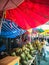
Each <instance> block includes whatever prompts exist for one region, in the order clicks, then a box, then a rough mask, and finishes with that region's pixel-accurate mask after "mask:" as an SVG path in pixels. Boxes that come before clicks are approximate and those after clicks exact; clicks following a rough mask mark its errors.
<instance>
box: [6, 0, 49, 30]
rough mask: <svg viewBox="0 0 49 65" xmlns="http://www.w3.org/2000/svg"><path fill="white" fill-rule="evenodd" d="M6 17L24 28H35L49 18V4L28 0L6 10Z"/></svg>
mask: <svg viewBox="0 0 49 65" xmlns="http://www.w3.org/2000/svg"><path fill="white" fill-rule="evenodd" d="M35 1H39V0H35ZM6 18H7V19H10V20H12V21H14V22H15V23H16V24H18V25H19V26H20V27H21V28H22V29H25V30H26V29H30V28H34V27H36V26H39V25H41V24H44V23H45V22H47V21H48V20H49V5H47V4H46V3H44V4H41V3H38V2H36V3H35V2H34V1H32V0H26V1H24V2H23V3H22V4H21V5H20V6H19V7H17V8H15V9H11V10H8V11H6Z"/></svg>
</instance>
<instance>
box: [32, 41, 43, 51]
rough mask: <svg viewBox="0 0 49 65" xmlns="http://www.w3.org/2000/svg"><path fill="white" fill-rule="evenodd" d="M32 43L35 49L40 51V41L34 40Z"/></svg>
mask: <svg viewBox="0 0 49 65" xmlns="http://www.w3.org/2000/svg"><path fill="white" fill-rule="evenodd" d="M32 45H33V47H34V48H35V49H36V50H38V51H40V52H41V50H42V47H43V45H42V44H41V42H40V41H39V40H35V41H34V43H33V44H32Z"/></svg>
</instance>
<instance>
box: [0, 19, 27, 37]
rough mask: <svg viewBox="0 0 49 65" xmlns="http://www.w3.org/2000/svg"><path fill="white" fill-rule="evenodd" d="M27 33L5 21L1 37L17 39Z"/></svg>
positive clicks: (12, 23)
mask: <svg viewBox="0 0 49 65" xmlns="http://www.w3.org/2000/svg"><path fill="white" fill-rule="evenodd" d="M25 32H26V31H25V30H22V29H21V28H20V27H18V25H15V23H14V22H11V21H9V20H3V22H2V29H1V34H0V37H4V38H15V37H17V36H19V35H22V34H24V33H25Z"/></svg>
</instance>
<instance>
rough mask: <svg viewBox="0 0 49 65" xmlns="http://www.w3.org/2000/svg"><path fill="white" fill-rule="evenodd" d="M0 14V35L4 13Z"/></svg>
mask: <svg viewBox="0 0 49 65" xmlns="http://www.w3.org/2000/svg"><path fill="white" fill-rule="evenodd" d="M0 14H1V16H0V33H1V28H2V21H3V19H4V17H5V12H4V11H1V12H0Z"/></svg>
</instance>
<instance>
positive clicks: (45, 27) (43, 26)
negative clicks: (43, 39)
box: [37, 24, 49, 30]
mask: <svg viewBox="0 0 49 65" xmlns="http://www.w3.org/2000/svg"><path fill="white" fill-rule="evenodd" d="M37 28H39V29H40V28H41V29H43V30H47V29H48V30H49V25H47V24H44V25H40V26H38V27H37Z"/></svg>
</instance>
